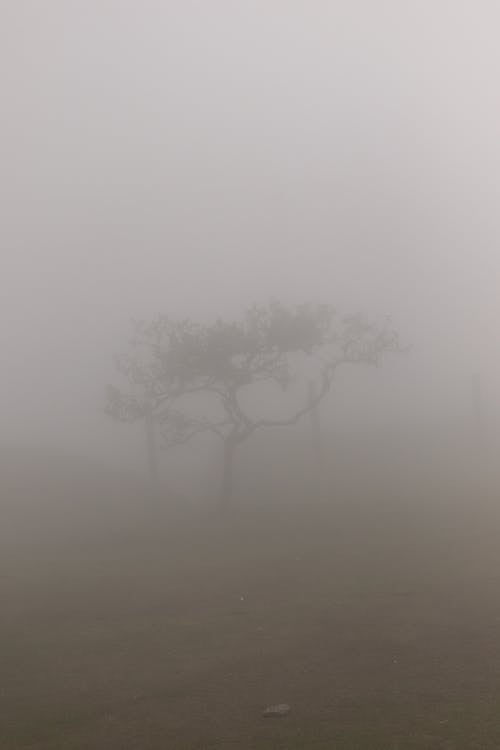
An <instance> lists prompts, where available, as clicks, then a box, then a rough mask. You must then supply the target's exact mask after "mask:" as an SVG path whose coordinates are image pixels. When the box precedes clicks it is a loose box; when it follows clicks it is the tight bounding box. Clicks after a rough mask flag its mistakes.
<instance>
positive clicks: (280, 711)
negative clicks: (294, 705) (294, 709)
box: [262, 703, 291, 719]
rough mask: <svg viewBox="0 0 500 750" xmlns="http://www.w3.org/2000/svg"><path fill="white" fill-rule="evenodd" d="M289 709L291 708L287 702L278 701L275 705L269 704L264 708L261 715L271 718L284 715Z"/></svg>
mask: <svg viewBox="0 0 500 750" xmlns="http://www.w3.org/2000/svg"><path fill="white" fill-rule="evenodd" d="M290 711H291V708H290V706H289V705H288V703H278V704H277V705H276V706H269V707H268V708H266V710H265V711H264V712H263V713H262V715H263V717H264V718H265V719H272V718H279V717H281V716H286V715H287V714H289V713H290Z"/></svg>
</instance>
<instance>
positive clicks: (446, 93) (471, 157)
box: [0, 0, 500, 451]
mask: <svg viewBox="0 0 500 750" xmlns="http://www.w3.org/2000/svg"><path fill="white" fill-rule="evenodd" d="M1 5H2V7H1V9H0V50H1V51H0V83H1V87H2V92H3V97H2V103H3V106H2V118H1V123H2V125H1V131H2V138H1V162H2V172H1V176H0V185H1V191H2V208H3V211H2V223H1V233H2V237H1V239H2V274H1V282H0V283H1V286H2V295H1V299H2V316H1V318H0V334H1V336H2V343H3V346H2V351H3V367H2V372H1V375H0V380H1V391H0V392H1V394H2V395H1V399H2V401H1V404H2V412H3V415H4V417H3V426H2V437H9V436H16V437H21V438H23V439H28V438H30V435H32V436H34V437H36V439H45V438H47V436H50V437H51V438H53V439H55V440H59V439H61V440H64V441H65V442H66V443H68V444H71V445H74V446H75V450H79V449H85V450H94V451H100V450H101V446H109V445H111V444H112V441H113V439H114V437H113V435H112V430H111V429H110V427H109V425H106V424H104V423H102V422H101V417H100V416H99V414H98V408H99V398H100V396H101V392H100V389H101V385H102V382H103V381H104V380H106V378H107V377H108V376H109V371H110V357H111V354H112V352H113V349H114V348H116V347H117V346H119V344H120V341H121V337H122V336H123V332H124V327H125V326H126V323H127V320H128V319H129V317H130V316H131V315H149V314H154V313H156V312H158V311H165V312H172V313H174V314H175V313H178V312H180V313H182V314H191V313H192V314H194V315H195V316H197V315H200V316H207V315H214V314H218V313H225V312H231V313H232V312H238V311H239V310H240V309H241V307H242V306H244V305H245V304H247V303H251V302H253V301H254V300H255V299H259V300H265V299H267V298H268V297H269V296H271V295H274V296H278V297H281V298H283V299H285V300H290V301H301V300H302V299H314V300H316V299H318V300H322V301H332V302H333V303H334V304H337V305H338V306H339V307H341V308H346V309H351V308H353V309H358V308H363V309H365V310H367V311H368V312H370V311H373V312H374V313H376V314H385V313H390V314H392V315H393V317H394V320H395V322H396V323H399V325H400V327H401V329H402V331H403V332H404V334H405V336H407V338H408V339H409V340H410V342H411V343H413V345H414V352H413V354H412V359H411V366H410V363H405V364H403V365H401V367H400V368H399V370H398V369H397V368H396V367H392V368H391V374H390V376H388V379H387V383H390V388H389V389H387V388H386V400H387V398H388V397H389V395H390V393H391V392H393V393H395V392H397V394H398V396H397V399H399V401H397V403H398V404H399V405H398V407H397V408H398V409H399V410H401V404H403V403H405V404H408V403H409V402H411V400H412V399H413V403H414V404H417V405H422V404H423V403H425V398H426V394H427V393H429V391H430V390H432V389H434V390H433V393H434V396H433V398H431V399H430V401H429V403H432V404H433V405H434V406H435V404H436V403H438V401H439V398H440V397H441V396H443V395H444V394H445V393H450V392H453V393H455V394H457V393H459V392H460V391H461V389H467V387H468V386H467V383H468V381H469V377H470V374H471V373H472V372H474V371H477V370H479V371H481V372H482V373H483V377H484V382H485V384H487V385H486V386H485V387H486V388H487V391H488V397H489V398H490V397H491V398H492V403H493V401H495V399H496V400H497V401H498V395H499V393H500V388H498V386H496V379H497V378H498V377H500V356H499V354H498V338H499V334H498V325H497V321H498V317H499V316H498V312H499V303H498V289H499V283H500V253H499V250H498V237H499V226H498V224H499V219H498V209H497V202H498V196H499V187H500V164H499V157H500V146H499V142H500V141H499V138H498V133H499V125H500V104H499V99H498V81H499V80H500V78H499V74H500V52H499V51H498V39H497V36H498V28H499V23H500V10H499V8H498V4H497V3H495V2H493V0H492V1H491V2H486V1H484V0H483V1H482V0H475V1H474V2H473V1H472V0H469V1H468V2H460V1H459V0H448V1H447V2H445V1H444V0H423V1H421V2H401V0H342V1H338V2H335V0H331V1H329V2H327V1H326V0H316V1H314V0H313V1H306V0H301V1H300V2H299V1H298V0H296V1H295V2H294V1H293V0H287V1H286V2H285V0H280V1H278V0H266V1H265V2H264V1H263V0H262V1H261V0H240V1H239V2H234V0H231V1H229V0H224V1H223V0H212V2H206V1H205V2H202V1H201V0H200V1H199V2H193V1H190V0H178V1H176V2H174V0H163V2H160V0H158V1H157V2H153V1H152V0H143V2H131V0H85V2H84V1H83V0H81V1H76V0H75V1H72V0H46V2H44V3H42V2H37V1H36V0H31V1H29V0H3V2H2V4H1ZM378 380H379V381H380V377H379V376H378ZM378 385H380V383H379V384H378ZM443 386H446V388H443ZM438 396H439V398H438ZM434 406H433V407H432V408H434ZM419 408H420V407H419ZM405 414H406V411H405Z"/></svg>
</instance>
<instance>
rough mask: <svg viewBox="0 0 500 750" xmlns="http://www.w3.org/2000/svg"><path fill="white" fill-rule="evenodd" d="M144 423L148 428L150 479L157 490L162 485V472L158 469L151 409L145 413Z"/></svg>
mask: <svg viewBox="0 0 500 750" xmlns="http://www.w3.org/2000/svg"><path fill="white" fill-rule="evenodd" d="M144 424H145V428H146V453H147V462H148V474H149V481H150V483H151V487H152V489H153V490H154V491H155V492H156V491H157V490H158V489H159V486H160V472H159V469H158V453H157V450H156V429H155V422H154V417H153V414H152V412H151V409H149V408H148V409H146V411H145V413H144Z"/></svg>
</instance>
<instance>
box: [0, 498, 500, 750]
mask: <svg viewBox="0 0 500 750" xmlns="http://www.w3.org/2000/svg"><path fill="white" fill-rule="evenodd" d="M492 507H493V506H492V505H491V504H490V505H488V507H483V506H481V508H480V509H478V508H475V509H474V508H470V509H469V510H467V509H466V508H460V509H459V510H457V509H455V508H453V510H452V511H451V510H450V506H449V505H446V507H445V505H443V507H438V506H431V505H430V504H425V505H424V504H420V505H419V504H413V505H408V504H403V505H397V503H395V502H393V501H392V500H391V502H387V503H385V504H384V502H377V503H373V504H371V505H369V504H364V505H363V504H358V505H355V506H353V505H349V506H348V505H347V504H345V505H342V506H341V505H340V504H338V503H335V502H332V503H330V505H329V506H328V508H327V507H325V506H323V505H321V506H317V507H316V506H314V505H311V506H309V507H308V506H304V505H302V507H295V506H294V507H287V508H284V507H283V508H274V509H273V510H268V511H266V510H265V509H262V508H261V509H260V510H259V511H255V512H254V513H249V512H247V513H236V514H234V515H233V516H232V517H230V518H225V519H220V518H215V517H214V518H211V517H208V518H204V519H196V518H192V519H189V520H187V521H183V522H182V523H180V522H179V521H178V520H176V521H175V523H172V524H171V525H170V526H168V525H162V524H158V526H157V528H156V530H155V531H151V530H148V528H147V525H146V528H145V529H142V530H141V532H140V533H139V532H138V533H136V534H134V533H129V534H128V535H125V534H124V533H122V532H120V533H117V534H116V535H114V536H113V535H111V536H109V538H106V539H103V538H99V539H97V540H92V539H88V538H87V539H77V538H75V539H73V540H68V539H66V540H65V541H64V542H63V541H58V542H53V543H50V544H49V543H47V541H45V542H41V543H40V544H38V545H36V544H30V545H27V547H26V549H23V550H21V551H20V549H19V546H18V549H17V551H15V553H14V551H13V550H12V549H10V548H9V549H10V551H5V552H3V553H2V554H3V556H2V617H1V654H0V663H1V665H2V668H1V672H0V674H1V684H0V700H1V702H0V711H1V722H0V727H1V728H0V748H1V750H28V749H29V750H63V749H64V750H89V749H90V748H92V749H93V750H132V749H134V750H160V748H161V749H162V750H224V749H226V748H227V749H228V750H229V748H231V749H233V748H234V749H235V750H236V749H237V750H327V749H328V750H333V749H335V750H365V748H366V749H370V750H379V749H380V750H406V749H408V750H409V749H410V748H415V749H416V748H429V749H432V748H436V750H437V749H438V748H444V749H446V750H451V749H452V748H470V749H471V750H483V749H484V750H486V749H488V748H499V747H500V589H499V582H500V545H499V544H498V541H499V540H500V523H499V521H498V519H497V517H496V515H495V513H494V510H493V509H492ZM282 702H285V703H288V704H290V706H291V712H290V714H289V715H288V716H286V717H284V718H279V719H265V718H263V717H262V711H263V709H264V708H265V707H266V706H268V705H270V704H274V703H282Z"/></svg>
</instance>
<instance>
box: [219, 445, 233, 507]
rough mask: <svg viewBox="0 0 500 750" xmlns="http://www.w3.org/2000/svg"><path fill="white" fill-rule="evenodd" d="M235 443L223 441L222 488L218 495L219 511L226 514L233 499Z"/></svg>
mask: <svg viewBox="0 0 500 750" xmlns="http://www.w3.org/2000/svg"><path fill="white" fill-rule="evenodd" d="M235 449H236V443H235V442H234V441H233V440H230V439H229V440H225V441H224V454H223V465H222V486H221V493H220V510H221V511H223V512H227V511H228V510H229V509H230V507H231V502H232V499H233V471H234V452H235Z"/></svg>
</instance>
